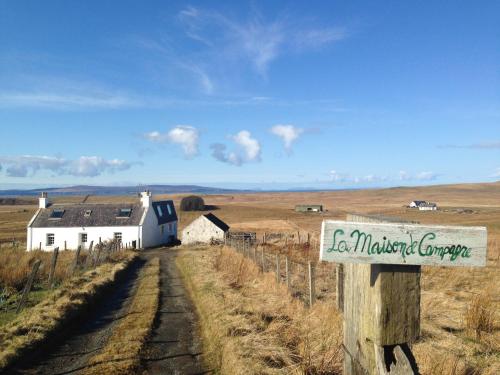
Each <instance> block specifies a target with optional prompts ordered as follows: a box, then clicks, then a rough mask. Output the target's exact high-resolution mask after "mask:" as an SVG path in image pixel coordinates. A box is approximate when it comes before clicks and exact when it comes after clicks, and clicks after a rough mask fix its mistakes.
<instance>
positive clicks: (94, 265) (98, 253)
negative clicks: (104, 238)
mask: <svg viewBox="0 0 500 375" xmlns="http://www.w3.org/2000/svg"><path fill="white" fill-rule="evenodd" d="M102 246H103V245H102V243H99V245H97V254H96V255H95V257H94V262H93V268H95V267H96V266H97V264H98V263H99V257H100V256H101V251H102ZM94 253H95V251H94Z"/></svg>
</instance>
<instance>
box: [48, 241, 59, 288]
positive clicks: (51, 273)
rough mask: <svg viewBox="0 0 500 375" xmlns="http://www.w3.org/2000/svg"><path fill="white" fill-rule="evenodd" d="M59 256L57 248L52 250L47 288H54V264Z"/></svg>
mask: <svg viewBox="0 0 500 375" xmlns="http://www.w3.org/2000/svg"><path fill="white" fill-rule="evenodd" d="M58 255H59V247H56V248H55V249H54V252H53V253H52V261H51V262H50V271H49V288H50V289H53V288H54V274H55V272H56V264H57V256H58Z"/></svg>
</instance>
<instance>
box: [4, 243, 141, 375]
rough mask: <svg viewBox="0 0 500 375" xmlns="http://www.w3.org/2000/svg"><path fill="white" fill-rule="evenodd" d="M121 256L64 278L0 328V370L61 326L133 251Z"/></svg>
mask: <svg viewBox="0 0 500 375" xmlns="http://www.w3.org/2000/svg"><path fill="white" fill-rule="evenodd" d="M122 256H123V260H122V261H121V262H119V263H105V264H103V265H101V266H99V267H97V268H96V269H95V270H91V271H87V272H85V273H84V274H82V275H80V276H76V277H73V278H71V279H69V280H67V281H66V282H64V283H63V285H62V286H61V287H60V288H59V289H57V290H55V291H53V292H51V293H50V294H49V295H48V296H47V297H46V298H45V299H44V300H43V301H42V302H40V303H39V304H37V305H36V306H34V307H33V308H31V309H26V310H23V311H22V312H21V313H20V314H19V315H18V316H17V317H16V318H15V319H14V320H13V321H12V322H10V323H8V324H6V325H4V326H2V327H0V343H1V346H0V372H1V371H2V370H4V369H5V368H6V367H7V366H9V365H11V364H12V363H13V362H14V361H15V360H17V359H19V358H20V357H21V356H22V355H23V354H24V353H26V352H27V351H29V350H32V349H35V348H36V347H37V346H39V345H40V344H41V343H42V342H44V340H46V339H48V338H49V337H50V336H51V335H53V334H55V333H56V332H57V331H58V330H60V329H63V328H64V327H65V326H66V324H67V323H68V322H69V321H70V320H71V319H72V318H74V317H75V315H77V314H78V312H79V311H81V310H82V309H83V307H84V306H86V305H88V304H89V302H90V301H91V300H92V298H94V297H95V296H96V295H98V294H99V293H100V292H101V291H102V290H103V289H104V288H105V287H107V286H108V285H110V284H111V283H113V282H114V280H115V278H116V277H117V275H118V273H119V272H121V271H123V270H125V269H126V267H127V265H128V264H129V263H130V262H131V261H132V259H133V258H134V257H135V254H133V253H128V252H127V253H124V254H123V255H122Z"/></svg>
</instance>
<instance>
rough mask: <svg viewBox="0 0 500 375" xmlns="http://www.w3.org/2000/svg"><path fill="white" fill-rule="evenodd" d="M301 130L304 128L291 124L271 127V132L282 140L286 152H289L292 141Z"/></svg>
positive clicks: (297, 136)
mask: <svg viewBox="0 0 500 375" xmlns="http://www.w3.org/2000/svg"><path fill="white" fill-rule="evenodd" d="M303 132H304V129H300V128H297V127H295V126H293V125H275V126H273V127H272V128H271V133H273V134H274V135H277V136H278V137H280V138H281V139H282V140H283V143H284V145H285V150H286V151H287V152H288V153H291V151H292V144H293V142H295V141H296V140H297V139H298V138H299V137H300V135H301V134H302V133H303Z"/></svg>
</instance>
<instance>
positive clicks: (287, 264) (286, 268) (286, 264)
mask: <svg viewBox="0 0 500 375" xmlns="http://www.w3.org/2000/svg"><path fill="white" fill-rule="evenodd" d="M285 271H286V287H287V288H288V289H290V283H291V280H290V276H291V275H290V258H288V256H286V257H285Z"/></svg>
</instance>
